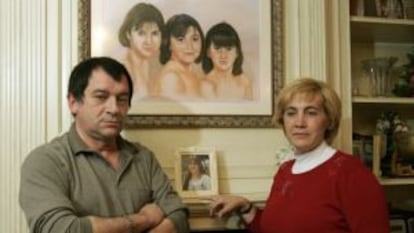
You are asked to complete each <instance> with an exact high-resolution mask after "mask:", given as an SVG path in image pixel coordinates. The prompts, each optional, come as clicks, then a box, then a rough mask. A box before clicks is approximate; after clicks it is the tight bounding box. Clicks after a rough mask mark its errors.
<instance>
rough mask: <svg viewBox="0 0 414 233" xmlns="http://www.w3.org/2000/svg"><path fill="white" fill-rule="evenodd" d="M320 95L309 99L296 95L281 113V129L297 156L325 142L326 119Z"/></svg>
mask: <svg viewBox="0 0 414 233" xmlns="http://www.w3.org/2000/svg"><path fill="white" fill-rule="evenodd" d="M322 101H323V100H322V97H321V96H320V95H316V96H314V97H313V98H312V99H309V98H308V96H305V95H301V94H297V95H295V96H294V97H293V99H292V101H291V102H290V103H289V104H288V105H287V107H286V109H285V111H284V113H283V122H284V123H283V129H284V131H285V134H286V137H287V138H288V140H289V141H290V143H291V144H292V145H293V146H294V147H295V150H296V153H297V154H303V153H305V152H309V151H311V150H313V149H315V148H316V147H317V146H319V145H320V144H321V143H322V142H323V141H324V140H325V131H326V130H327V129H328V118H327V116H326V113H325V111H324V109H323V106H322Z"/></svg>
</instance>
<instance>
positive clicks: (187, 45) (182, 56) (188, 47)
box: [170, 26, 203, 64]
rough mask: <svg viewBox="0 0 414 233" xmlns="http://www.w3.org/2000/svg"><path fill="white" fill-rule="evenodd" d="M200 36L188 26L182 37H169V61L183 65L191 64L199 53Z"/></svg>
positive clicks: (193, 28)
mask: <svg viewBox="0 0 414 233" xmlns="http://www.w3.org/2000/svg"><path fill="white" fill-rule="evenodd" d="M202 39H203V38H201V35H200V33H199V31H198V30H197V28H195V27H193V26H190V27H188V28H187V31H186V33H185V35H184V36H183V37H178V38H175V37H173V36H171V37H170V40H171V41H170V42H171V44H170V50H171V59H172V60H175V61H178V62H180V63H183V64H192V63H193V62H194V61H195V60H196V59H197V57H198V56H199V55H200V52H201V40H202Z"/></svg>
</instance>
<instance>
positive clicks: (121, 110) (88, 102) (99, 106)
mask: <svg viewBox="0 0 414 233" xmlns="http://www.w3.org/2000/svg"><path fill="white" fill-rule="evenodd" d="M68 102H69V108H70V110H71V112H72V114H74V115H76V116H75V123H76V129H77V130H78V131H80V132H78V133H79V134H80V135H82V136H86V137H88V138H90V139H92V140H100V141H107V140H111V139H114V138H116V137H117V136H118V134H119V133H120V132H121V130H122V127H123V123H124V119H125V117H126V115H127V112H128V109H129V105H128V104H129V87H128V81H127V78H126V77H123V78H122V80H121V81H120V82H117V81H115V80H113V79H112V78H111V76H109V74H107V73H106V72H105V71H104V70H103V69H101V68H98V69H95V70H94V71H93V72H92V74H91V78H90V79H89V83H88V86H87V87H86V89H85V91H84V96H83V98H82V101H80V102H77V101H76V100H75V98H74V97H73V96H72V95H69V97H68Z"/></svg>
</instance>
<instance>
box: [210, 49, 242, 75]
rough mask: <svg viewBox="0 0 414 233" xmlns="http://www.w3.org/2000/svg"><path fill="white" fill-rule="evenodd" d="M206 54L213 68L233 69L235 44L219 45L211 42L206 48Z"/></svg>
mask: <svg viewBox="0 0 414 233" xmlns="http://www.w3.org/2000/svg"><path fill="white" fill-rule="evenodd" d="M207 55H208V56H209V57H210V59H211V61H212V62H213V66H214V68H215V69H218V70H219V71H228V70H230V71H231V70H232V69H233V64H234V61H235V60H236V58H237V50H236V47H235V46H230V47H225V46H221V47H219V46H217V45H215V44H214V42H212V43H211V45H210V47H209V48H208V51H207Z"/></svg>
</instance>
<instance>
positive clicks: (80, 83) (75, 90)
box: [68, 57, 134, 106]
mask: <svg viewBox="0 0 414 233" xmlns="http://www.w3.org/2000/svg"><path fill="white" fill-rule="evenodd" d="M98 68H101V69H103V70H104V71H105V72H106V73H107V74H109V76H111V77H112V79H113V80H115V81H117V82H120V81H121V80H122V78H123V77H126V79H127V81H128V86H129V93H128V95H129V96H128V97H129V102H128V104H129V106H131V98H132V94H133V92H134V88H133V85H132V79H131V76H130V75H129V73H128V71H127V69H126V68H125V66H124V65H122V64H121V63H119V62H118V61H116V60H114V59H112V58H109V57H92V58H88V59H86V60H84V61H82V62H80V63H79V64H78V65H76V66H75V68H73V70H72V73H71V74H70V78H69V87H68V96H69V94H72V95H73V96H74V97H75V99H76V101H78V102H82V98H83V96H84V92H85V89H86V87H87V86H88V83H89V79H90V78H91V75H92V71H94V70H96V69H98Z"/></svg>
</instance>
